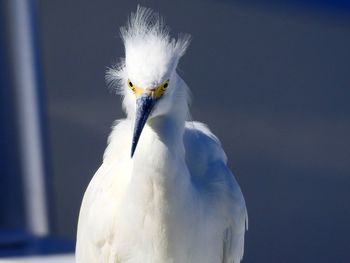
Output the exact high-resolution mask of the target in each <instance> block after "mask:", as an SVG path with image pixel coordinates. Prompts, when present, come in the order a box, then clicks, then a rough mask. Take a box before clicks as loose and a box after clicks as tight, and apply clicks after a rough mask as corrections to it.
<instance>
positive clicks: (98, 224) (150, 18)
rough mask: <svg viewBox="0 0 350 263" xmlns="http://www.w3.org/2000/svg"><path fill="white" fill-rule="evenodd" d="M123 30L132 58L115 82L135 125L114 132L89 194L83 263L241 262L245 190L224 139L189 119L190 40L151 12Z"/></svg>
mask: <svg viewBox="0 0 350 263" xmlns="http://www.w3.org/2000/svg"><path fill="white" fill-rule="evenodd" d="M121 32H122V38H123V41H124V45H125V59H124V60H123V61H122V62H121V63H120V64H119V65H118V66H117V67H115V68H113V69H110V70H109V71H108V74H107V77H108V79H109V80H110V81H112V83H113V85H114V86H117V87H118V89H119V92H120V93H121V94H122V96H123V108H124V109H125V111H126V113H127V118H126V119H123V120H119V121H117V122H116V124H115V125H114V127H113V131H112V133H111V135H110V137H109V140H108V147H107V149H106V151H105V153H104V157H103V163H102V165H101V167H100V168H99V169H98V171H97V172H96V174H95V175H94V177H93V179H92V180H91V182H90V184H89V186H88V188H87V190H86V192H85V195H84V199H83V202H82V205H81V210H80V215H79V223H78V234H77V247H76V260H77V263H92V262H94V263H95V262H102V263H104V262H111V263H125V262H128V263H132V262H133V263H141V262H146V263H151V262H152V263H170V262H171V263H186V262H188V263H219V262H220V263H222V262H234V263H239V262H240V261H241V259H242V256H243V250H244V235H245V230H246V224H247V210H246V206H245V201H244V198H243V195H242V192H241V190H240V187H239V185H238V183H237V182H236V180H235V178H234V176H233V175H232V173H231V172H230V170H229V168H228V167H227V165H226V155H225V153H224V151H223V149H222V148H221V145H220V142H219V140H218V139H217V138H216V136H215V135H214V134H212V133H211V132H210V130H209V129H208V128H207V127H206V126H205V125H204V124H202V123H199V122H187V121H186V119H187V118H188V113H189V112H188V88H187V85H186V84H185V82H184V81H183V80H182V79H181V78H180V76H179V75H178V74H177V72H176V67H177V64H178V62H179V59H180V58H181V56H183V55H184V53H185V50H186V48H187V46H188V45H189V36H187V35H183V36H180V37H179V38H178V39H173V38H170V36H169V33H168V29H167V27H166V26H165V25H164V23H163V20H162V19H161V18H160V17H159V15H158V14H156V13H154V12H153V11H151V10H150V9H147V8H143V7H138V8H137V11H136V13H134V14H132V15H131V17H130V20H129V23H128V25H127V26H126V27H123V28H122V29H121ZM214 91H215V90H214ZM130 151H131V152H130Z"/></svg>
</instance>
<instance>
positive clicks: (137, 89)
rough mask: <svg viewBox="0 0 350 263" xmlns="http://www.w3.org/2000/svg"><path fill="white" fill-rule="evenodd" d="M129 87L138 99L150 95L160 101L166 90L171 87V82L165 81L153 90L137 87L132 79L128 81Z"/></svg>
mask: <svg viewBox="0 0 350 263" xmlns="http://www.w3.org/2000/svg"><path fill="white" fill-rule="evenodd" d="M128 86H129V88H130V89H131V90H132V92H133V93H134V94H135V96H136V97H139V96H141V95H142V94H144V93H145V94H150V95H151V96H152V97H153V98H155V99H159V98H160V97H162V96H163V94H164V92H165V91H166V89H167V88H168V87H169V80H166V81H164V82H163V83H162V84H161V85H159V86H158V87H156V88H153V89H143V88H140V87H137V86H135V85H134V84H133V83H132V82H131V81H130V79H129V80H128Z"/></svg>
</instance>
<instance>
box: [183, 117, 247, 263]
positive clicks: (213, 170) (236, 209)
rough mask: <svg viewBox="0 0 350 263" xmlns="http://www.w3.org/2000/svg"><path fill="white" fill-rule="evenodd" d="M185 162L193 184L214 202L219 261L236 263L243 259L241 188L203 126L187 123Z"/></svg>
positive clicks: (215, 140)
mask: <svg viewBox="0 0 350 263" xmlns="http://www.w3.org/2000/svg"><path fill="white" fill-rule="evenodd" d="M184 146H185V150H186V163H187V167H188V169H189V172H190V174H191V178H192V182H193V183H194V184H196V185H197V188H199V189H202V191H204V192H206V193H210V195H211V196H215V197H214V198H215V199H216V200H218V201H217V205H216V206H217V209H216V211H218V218H220V219H218V220H223V221H222V222H221V223H220V225H222V232H223V233H222V262H223V263H232V262H234V263H239V262H240V261H241V259H242V257H243V251H244V234H245V230H246V227H247V224H248V215H247V209H246V205H245V201H244V197H243V195H242V192H241V189H240V187H239V185H238V183H237V181H236V179H235V177H234V176H233V174H232V172H231V171H230V169H229V168H228V167H227V164H226V162H227V157H226V154H225V152H224V150H223V149H222V147H221V144H220V141H219V140H218V138H217V137H216V136H215V135H214V134H213V133H212V132H211V131H210V130H209V129H208V127H207V126H206V125H204V124H203V123H199V122H186V128H185V133H184Z"/></svg>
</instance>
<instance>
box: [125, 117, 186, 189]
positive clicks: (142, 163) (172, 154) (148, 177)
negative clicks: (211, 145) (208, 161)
mask: <svg viewBox="0 0 350 263" xmlns="http://www.w3.org/2000/svg"><path fill="white" fill-rule="evenodd" d="M184 124H185V122H184V121H183V120H179V119H174V118H171V117H169V116H164V117H157V118H154V119H152V120H150V121H149V122H148V123H147V124H146V126H145V127H144V130H143V131H142V134H141V137H140V140H139V143H138V145H137V148H136V151H135V154H134V158H133V171H132V178H131V183H132V184H133V187H135V188H139V187H141V188H142V189H143V190H144V192H143V194H145V195H148V194H150V192H149V191H151V192H152V191H153V190H154V189H147V187H148V186H152V185H153V187H157V189H158V191H161V192H162V194H165V195H167V194H168V193H169V192H170V191H174V188H177V189H185V188H186V187H185V185H187V184H188V183H189V175H188V173H187V172H186V171H187V169H186V165H185V152H184V144H183V133H184ZM135 191H136V189H135ZM141 192H142V191H141Z"/></svg>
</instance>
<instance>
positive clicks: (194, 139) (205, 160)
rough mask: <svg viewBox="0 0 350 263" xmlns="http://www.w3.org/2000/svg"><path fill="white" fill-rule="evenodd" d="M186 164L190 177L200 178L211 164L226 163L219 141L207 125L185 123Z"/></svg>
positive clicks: (191, 122)
mask: <svg viewBox="0 0 350 263" xmlns="http://www.w3.org/2000/svg"><path fill="white" fill-rule="evenodd" d="M184 146H185V152H186V162H187V166H188V167H189V169H190V173H191V175H192V176H202V175H204V173H205V171H206V170H207V168H208V165H210V164H211V163H213V162H216V161H219V162H222V163H224V164H226V162H227V157H226V154H225V152H224V150H223V148H222V147H221V143H220V141H219V139H218V138H217V137H216V136H215V135H214V134H213V133H212V132H211V131H210V129H209V128H208V126H207V125H205V124H204V123H201V122H196V121H187V122H186V124H185V132H184Z"/></svg>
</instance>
